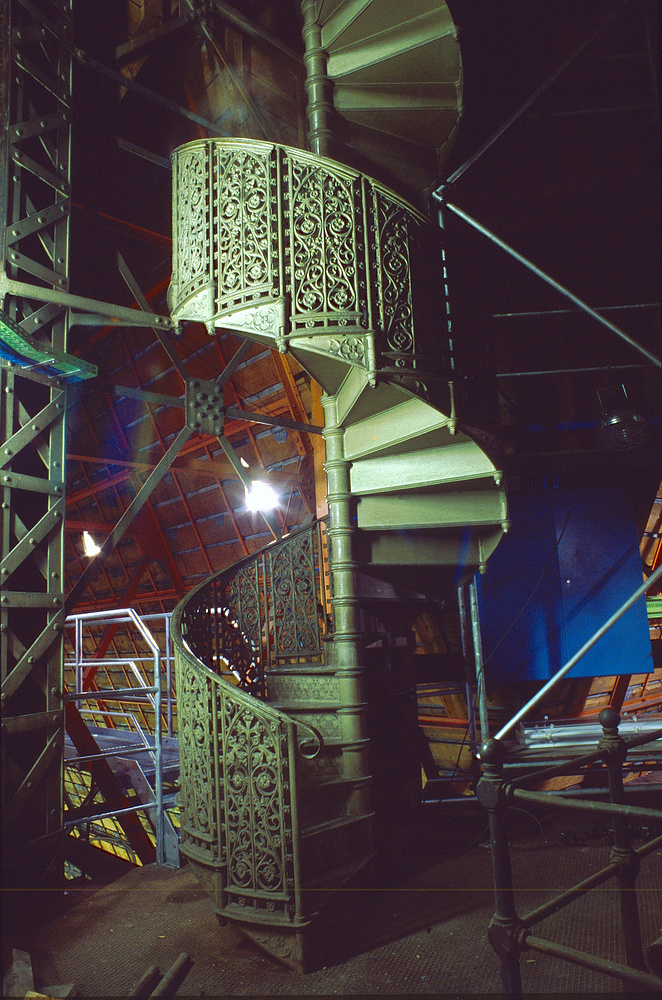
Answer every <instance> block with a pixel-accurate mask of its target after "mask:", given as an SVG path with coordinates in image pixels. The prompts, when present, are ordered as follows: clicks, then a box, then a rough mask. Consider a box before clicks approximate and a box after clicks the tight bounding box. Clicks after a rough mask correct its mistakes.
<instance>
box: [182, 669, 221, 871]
mask: <svg viewBox="0 0 662 1000" xmlns="http://www.w3.org/2000/svg"><path fill="white" fill-rule="evenodd" d="M178 687H179V690H180V695H179V727H180V728H179V740H180V782H181V787H182V795H181V811H182V843H183V844H184V845H186V844H187V843H188V844H189V846H190V847H191V848H192V849H193V851H194V852H195V853H196V855H197V856H200V854H201V853H202V854H208V855H209V856H210V857H214V856H215V855H216V850H215V848H216V843H217V828H216V815H215V807H214V794H213V789H214V780H213V778H214V774H213V765H212V746H213V733H212V722H211V720H212V715H213V713H212V710H211V692H210V690H209V686H208V685H207V684H205V682H204V680H202V679H200V678H199V677H197V676H196V674H195V672H194V671H193V670H191V669H187V667H186V666H184V667H183V669H181V670H180V674H179V684H178Z"/></svg>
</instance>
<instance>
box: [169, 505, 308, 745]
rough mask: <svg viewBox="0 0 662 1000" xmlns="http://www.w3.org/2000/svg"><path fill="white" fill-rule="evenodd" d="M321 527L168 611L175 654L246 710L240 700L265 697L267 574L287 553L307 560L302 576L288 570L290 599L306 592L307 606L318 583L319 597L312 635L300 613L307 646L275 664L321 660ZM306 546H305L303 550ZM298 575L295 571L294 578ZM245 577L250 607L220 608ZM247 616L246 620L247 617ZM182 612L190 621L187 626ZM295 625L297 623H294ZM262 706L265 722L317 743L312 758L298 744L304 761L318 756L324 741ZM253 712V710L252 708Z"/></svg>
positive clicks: (207, 583)
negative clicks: (230, 643)
mask: <svg viewBox="0 0 662 1000" xmlns="http://www.w3.org/2000/svg"><path fill="white" fill-rule="evenodd" d="M325 525H326V518H317V519H316V520H315V521H313V523H312V524H310V525H306V526H304V527H302V528H299V529H297V530H295V531H293V532H291V533H290V534H288V535H287V536H286V537H285V538H280V539H277V540H275V541H273V542H271V543H270V544H269V545H267V546H265V547H264V548H262V549H260V550H259V551H258V552H254V553H251V554H250V555H248V556H245V557H244V558H243V559H240V560H239V561H238V562H236V563H234V564H233V565H232V566H231V567H229V568H225V569H223V570H221V571H220V572H218V573H216V574H214V575H213V576H211V577H209V578H208V579H207V580H204V581H203V582H202V583H200V584H198V586H197V587H195V588H194V589H193V590H191V591H189V593H188V594H187V595H186V597H184V599H183V600H182V601H180V603H179V604H178V605H177V607H176V608H175V610H174V611H173V615H172V621H171V630H172V637H173V644H174V648H175V652H176V653H177V649H178V647H181V649H182V650H183V649H184V648H185V649H186V651H187V652H188V653H189V655H190V657H191V658H192V659H191V665H192V666H195V668H196V669H198V670H200V671H202V672H203V674H207V675H209V676H210V678H211V677H213V678H214V679H215V680H218V681H220V682H222V683H223V684H225V685H228V687H229V688H230V689H231V690H232V691H233V692H234V693H235V695H236V700H237V703H241V704H245V705H246V704H251V703H250V702H248V703H247V702H245V700H244V698H249V699H253V698H254V697H255V696H257V697H258V698H263V697H264V695H265V686H266V685H265V673H266V669H267V667H268V664H269V661H270V659H271V656H270V654H272V651H273V639H272V637H273V636H274V633H275V631H276V623H275V622H273V621H272V622H270V621H269V615H268V611H269V605H271V609H272V610H273V607H274V605H275V603H276V602H275V601H273V600H271V601H270V597H271V596H272V595H270V594H269V593H268V588H269V577H270V575H271V574H270V573H269V570H272V571H273V568H274V564H276V565H277V564H278V557H279V554H280V553H287V552H288V550H292V549H294V550H298V555H299V556H301V554H302V549H303V550H304V556H305V554H306V552H305V550H306V549H307V554H308V556H309V558H308V559H307V560H306V565H305V566H304V567H303V571H302V569H301V567H300V566H299V567H294V568H293V570H294V571H293V573H292V580H291V583H292V587H291V591H293V592H292V593H290V595H289V596H290V597H292V598H293V599H294V598H296V597H297V596H299V597H301V594H299V595H297V594H296V593H294V591H296V590H297V589H299V590H303V591H305V594H304V597H305V599H306V603H307V604H308V605H309V606H310V602H311V600H312V597H313V594H314V593H315V583H316V578H317V582H318V585H319V586H318V593H317V594H316V595H315V596H316V597H317V598H319V599H320V600H316V601H315V612H316V620H315V624H316V625H317V629H313V628H312V619H311V616H310V608H309V609H308V614H307V615H306V614H305V612H304V632H305V633H306V634H307V635H308V636H309V637H310V639H311V640H312V641H309V642H308V644H307V645H299V646H298V648H297V649H296V650H293V649H291V648H290V649H289V650H288V651H286V652H285V653H284V654H282V655H281V657H280V658H281V659H283V658H284V659H288V658H289V659H290V660H291V659H293V658H299V659H300V658H301V657H303V656H306V655H307V656H310V657H313V658H314V657H317V658H319V659H321V648H322V647H321V640H322V637H323V634H324V632H325V628H324V626H325V624H326V620H327V612H326V609H325V608H324V604H326V603H327V602H326V600H325V593H324V592H325V581H324V569H323V558H322V553H323V549H324V545H325V543H324V539H323V536H322V530H323V526H325ZM301 543H303V545H302V544H301ZM306 543H308V544H307V545H306ZM297 570H298V571H299V572H298V574H297ZM306 571H307V572H306ZM246 573H249V574H251V575H252V583H253V584H254V585H255V586H254V588H253V591H252V594H250V595H249V597H252V598H253V601H252V602H251V601H250V600H249V601H248V604H249V607H248V609H246V608H245V607H244V608H243V609H240V608H237V607H231V606H228V605H226V604H224V603H223V596H224V594H225V593H227V591H228V590H230V591H232V589H233V585H234V581H237V580H240V581H241V576H242V574H246ZM297 585H298V587H297ZM237 589H239V585H237V586H235V590H237ZM272 589H274V590H275V589H276V585H273V587H272ZM235 596H236V594H235ZM244 596H245V595H244ZM282 596H283V595H281V599H282ZM261 598H262V599H263V606H262V607H259V603H260V599H261ZM196 603H197V604H198V608H196ZM200 604H206V608H205V610H204V611H203V621H204V625H203V627H202V629H196V628H195V617H196V615H195V613H194V614H193V615H191V611H192V610H193V609H195V611H196V612H197V613H198V615H199V613H200ZM320 606H321V607H322V615H321V616H319V614H318V608H319V607H320ZM241 610H243V611H244V615H241V614H240V611H241ZM247 610H248V615H247V616H246V611H247ZM187 612H188V618H189V620H187ZM232 612H237V614H236V618H231V617H230V614H231V613H232ZM240 617H241V618H242V619H245V618H246V617H247V618H248V621H249V625H250V626H252V629H253V635H252V636H248V635H246V631H245V625H244V624H241V625H240V623H239V620H238V619H239V618H240ZM292 617H293V621H292V625H291V626H290V632H292V631H294V632H295V633H297V629H296V626H297V621H296V613H295V614H294V615H293V616H292ZM320 617H321V621H320ZM209 618H211V619H212V622H210V621H209ZM212 624H214V625H216V629H217V635H216V636H213V635H211V632H212V631H213V629H211V628H210V625H212ZM299 624H301V623H300V622H299ZM300 631H301V630H299V632H300ZM218 633H220V634H221V636H222V635H223V634H224V633H225V634H226V635H227V634H228V633H230V634H232V635H233V637H234V640H235V641H234V646H235V648H234V650H233V649H232V648H227V647H224V646H222V645H221V643H220V642H218V641H216V642H215V641H214V640H215V639H216V640H218ZM297 637H298V633H297ZM203 643H204V644H206V645H207V648H202V646H203ZM212 646H214V647H215V648H214V649H213V650H212V649H211V647H212ZM258 646H261V647H262V649H259V648H258ZM237 649H239V651H240V652H241V653H243V654H244V656H245V662H244V663H243V664H242V663H239V662H233V660H232V654H233V652H235V653H236V651H237ZM210 654H211V656H210ZM260 654H262V655H260ZM206 659H212V660H216V664H217V666H218V669H214V667H213V666H212V665H211V664H210V663H209V662H205V660H206ZM223 661H225V663H226V664H227V669H223V667H222V666H221V663H222V662H223ZM246 661H247V662H246ZM256 661H257V662H256ZM265 661H266V662H265ZM223 674H227V675H232V674H234V676H235V678H236V679H237V682H238V683H236V684H235V683H232V682H231V681H230V680H229V677H224V676H223ZM262 706H263V709H264V714H265V716H270V717H271V718H272V719H274V720H278V721H281V722H283V721H284V720H288V721H290V722H292V723H293V724H294V725H295V727H296V728H302V729H306V730H308V731H309V732H310V733H311V734H312V736H313V740H314V741H315V743H316V749H315V750H314V752H311V749H310V740H309V739H308V740H302V741H301V743H300V744H299V752H300V753H301V754H302V756H305V757H308V758H311V757H314V756H317V754H318V753H319V751H320V750H321V748H322V746H323V738H322V736H321V734H320V733H319V732H318V730H317V729H315V727H314V726H312V725H310V723H308V722H304V721H303V720H300V719H297V720H296V721H294V720H292V719H291V717H290V716H288V715H287V714H286V713H284V712H281V711H280V710H279V709H277V708H274V707H272V706H271V705H269V704H268V703H267V702H262ZM252 707H253V708H254V706H252Z"/></svg>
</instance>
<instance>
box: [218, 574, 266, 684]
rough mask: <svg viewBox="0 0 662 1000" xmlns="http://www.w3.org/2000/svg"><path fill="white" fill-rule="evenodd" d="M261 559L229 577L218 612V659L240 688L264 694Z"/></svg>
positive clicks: (263, 604) (223, 589) (264, 637)
mask: <svg viewBox="0 0 662 1000" xmlns="http://www.w3.org/2000/svg"><path fill="white" fill-rule="evenodd" d="M261 561H262V560H261V559H259V558H258V559H255V560H253V561H250V562H243V563H241V564H240V566H239V568H238V569H237V571H236V572H235V573H231V574H228V576H227V578H226V582H225V585H224V586H222V587H221V588H220V589H221V593H222V604H221V606H220V607H219V608H218V623H219V626H220V633H219V635H218V639H219V655H220V656H221V658H222V659H223V660H225V661H226V662H227V664H228V669H229V670H231V671H232V673H233V674H234V675H235V676H236V677H237V679H238V680H239V683H240V685H241V687H243V688H244V689H246V690H248V689H251V690H252V691H253V693H255V694H261V693H262V689H263V643H264V642H266V636H265V635H264V631H265V618H266V614H265V610H266V609H265V600H264V594H263V589H262V586H261V584H262V574H261V572H260V570H261V565H260V564H261Z"/></svg>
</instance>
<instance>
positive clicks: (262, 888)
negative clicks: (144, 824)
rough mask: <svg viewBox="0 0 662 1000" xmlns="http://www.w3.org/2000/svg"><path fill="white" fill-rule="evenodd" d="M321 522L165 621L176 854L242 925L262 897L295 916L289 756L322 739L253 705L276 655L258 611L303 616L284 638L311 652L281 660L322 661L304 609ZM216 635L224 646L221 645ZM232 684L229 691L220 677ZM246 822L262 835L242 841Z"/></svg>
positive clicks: (252, 559)
mask: <svg viewBox="0 0 662 1000" xmlns="http://www.w3.org/2000/svg"><path fill="white" fill-rule="evenodd" d="M322 524H323V522H322V521H316V522H314V523H313V524H312V525H310V526H307V527H305V528H302V529H299V530H298V531H295V532H293V533H292V534H291V535H288V536H287V537H286V538H284V539H279V540H278V541H276V542H273V543H271V544H270V545H269V546H267V547H266V548H265V549H261V550H260V551H259V552H256V553H253V554H252V555H250V556H248V557H246V558H244V559H242V560H240V561H239V562H238V563H236V564H235V565H234V566H231V567H230V568H229V569H225V570H222V571H221V572H220V573H217V574H215V575H214V576H212V577H211V578H210V579H208V580H205V581H204V582H203V583H202V584H200V585H198V586H197V587H196V588H195V589H194V590H192V591H191V592H190V593H189V594H188V595H187V596H186V597H185V598H184V599H183V600H182V601H180V603H179V604H178V606H177V608H176V609H175V611H174V612H173V616H172V622H171V630H172V637H173V647H174V651H175V666H176V669H177V676H178V704H179V743H180V773H181V787H182V792H181V796H180V806H181V812H182V820H181V831H182V843H181V850H182V853H183V854H185V855H186V856H187V857H188V858H189V859H190V860H191V861H192V862H194V863H196V864H198V865H202V866H203V867H204V868H205V869H206V870H208V871H211V872H213V878H214V886H215V890H214V895H215V898H216V904H217V908H218V909H219V911H225V910H227V909H228V908H230V911H231V912H235V910H237V911H238V910H240V911H241V913H242V915H243V916H244V918H246V915H248V914H250V913H251V912H255V913H260V912H262V913H263V912H264V910H263V907H264V905H265V902H264V901H265V898H266V899H267V900H268V904H267V906H268V909H269V912H270V913H271V914H273V915H274V916H278V914H279V913H280V915H281V917H282V919H284V920H286V921H288V922H292V921H295V922H296V921H297V920H298V919H299V918H300V917H301V913H302V904H301V894H300V892H299V889H300V884H301V879H300V862H299V855H300V845H299V840H300V830H299V823H298V818H297V816H298V808H297V787H296V780H295V772H296V770H297V767H298V763H297V761H298V758H299V757H303V758H307V759H310V758H312V757H315V756H317V754H318V753H319V752H320V750H321V749H322V746H323V740H322V736H321V734H320V733H319V732H318V730H317V729H315V727H314V726H312V725H310V723H308V722H304V721H303V720H299V719H293V718H292V717H290V716H289V715H288V714H287V713H286V712H283V711H281V710H280V709H278V708H276V707H274V706H273V705H270V704H269V703H268V702H266V701H264V700H263V698H264V696H265V694H266V682H265V670H264V668H265V666H266V665H267V663H268V662H269V661H270V658H271V659H273V658H274V654H273V646H274V643H277V642H281V645H284V646H287V643H285V644H283V643H282V639H279V634H280V633H282V631H283V630H282V629H281V630H280V633H279V629H278V626H277V624H276V622H275V621H274V622H272V623H271V627H270V625H269V612H274V613H278V614H280V615H281V617H284V616H285V615H286V614H287V615H290V617H292V608H293V605H294V600H295V598H297V597H300V598H302V599H303V603H304V605H305V608H306V611H305V613H304V616H303V621H304V625H306V626H307V627H308V631H307V632H306V631H305V629H304V631H303V632H302V633H300V632H298V631H297V628H296V613H294V615H293V618H294V621H293V622H289V623H288V627H289V634H290V637H291V635H292V634H293V635H294V636H295V637H296V638H297V639H298V638H299V636H300V634H305V635H307V636H308V637H309V638H311V641H310V642H309V644H308V645H309V647H310V648H309V649H304V648H302V647H299V648H297V649H295V650H294V651H292V650H291V649H290V650H287V649H286V650H285V651H284V652H283V653H282V654H281V656H280V659H285V660H286V659H287V657H288V656H289V657H290V660H291V659H293V658H294V659H296V658H297V656H298V657H299V658H301V656H303V655H305V654H306V653H309V652H311V651H313V652H314V651H316V650H318V649H319V651H320V658H321V648H320V647H321V635H320V626H319V622H318V627H317V629H316V630H315V634H314V635H313V634H312V632H311V631H310V628H309V626H310V605H311V600H313V598H314V597H315V596H316V594H317V587H318V586H319V585H320V583H322V585H323V579H324V575H323V570H322V569H321V566H322V563H323V560H322V558H321V556H322V552H323V536H322V533H321V532H322ZM315 556H317V558H315ZM288 569H289V576H288V572H287V571H288ZM279 574H280V576H279ZM274 579H275V582H270V581H272V580H274ZM279 585H280V592H279ZM320 596H321V597H323V594H322V592H321V590H320ZM286 598H289V601H288V600H286ZM242 601H243V604H242ZM316 603H317V602H316V601H314V602H313V606H314V607H315V616H316V621H317V608H316ZM240 622H241V624H240ZM264 623H266V629H265V630H264V632H263V628H262V626H263V624H264ZM272 634H273V638H272ZM224 636H225V637H226V638H227V637H228V636H229V637H230V640H231V642H230V646H231V647H233V648H227V647H225V646H224V645H223V638H224ZM258 647H259V648H258ZM237 650H239V653H240V654H242V655H244V659H245V662H244V667H247V669H245V670H244V673H243V676H242V674H241V672H240V671H237V670H236V669H235V666H237V665H239V664H233V653H234V652H236V651H237ZM246 651H248V653H249V654H250V655H249V656H248V657H246V656H245V654H246ZM226 654H227V655H226ZM258 654H259V655H258ZM276 658H277V657H276ZM205 661H207V662H205ZM222 664H225V665H226V667H227V669H223V666H222ZM256 665H257V667H259V668H260V669H259V670H258V673H257V674H256V673H255V670H254V668H255V667H256ZM233 674H234V675H235V676H234V678H233V679H234V681H235V682H234V683H233V681H231V680H230V679H229V678H230V676H232V675H233ZM237 680H238V681H239V683H236V681H237ZM256 695H257V697H256ZM300 729H305V730H306V731H307V732H308V733H310V734H312V740H311V738H310V736H309V737H307V738H302V739H300V738H299V730H300ZM255 824H257V825H259V828H260V830H261V831H262V833H261V836H260V837H259V838H251V837H249V836H247V834H246V831H247V830H248V829H250V828H251V827H252V826H253V825H255ZM256 919H257V918H256Z"/></svg>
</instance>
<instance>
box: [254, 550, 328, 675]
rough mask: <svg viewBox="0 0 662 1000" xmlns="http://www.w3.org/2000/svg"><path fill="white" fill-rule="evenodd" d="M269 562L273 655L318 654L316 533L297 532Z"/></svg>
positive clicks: (270, 557)
mask: <svg viewBox="0 0 662 1000" xmlns="http://www.w3.org/2000/svg"><path fill="white" fill-rule="evenodd" d="M269 562H270V566H269V572H268V576H267V579H269V580H270V581H271V602H272V613H271V616H270V617H271V621H272V623H273V637H272V641H273V654H272V655H273V658H283V657H284V658H287V657H297V656H305V655H307V654H315V653H318V652H319V649H320V645H319V637H320V609H319V608H318V600H317V585H316V578H315V551H314V536H313V534H312V533H311V532H305V533H302V534H299V535H295V536H294V537H293V538H292V539H291V540H290V541H289V543H288V544H286V545H283V546H280V547H278V548H277V549H275V550H274V552H273V553H270V555H269Z"/></svg>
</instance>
